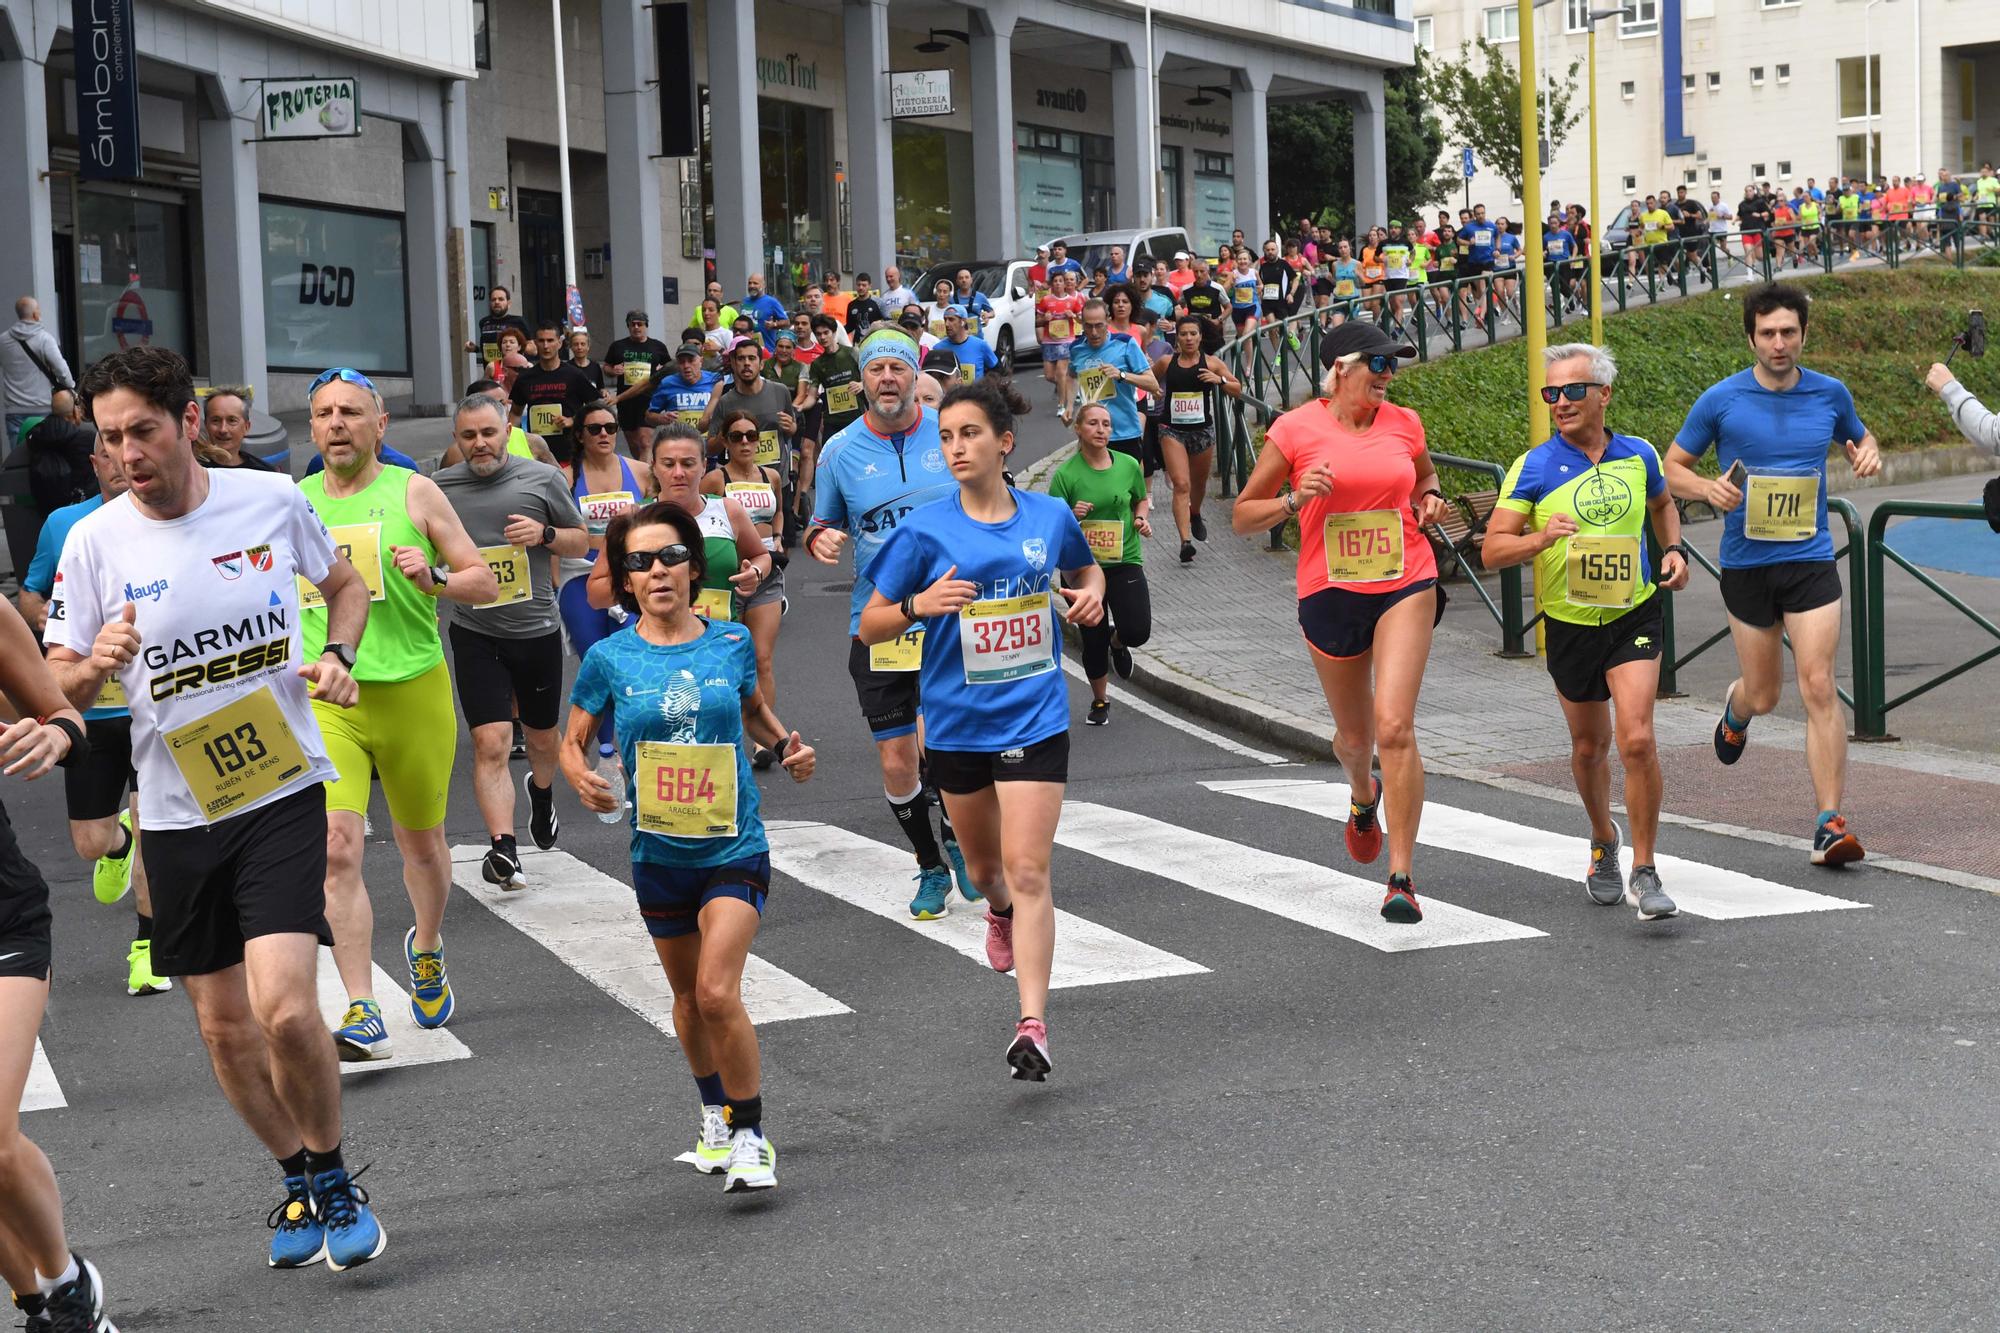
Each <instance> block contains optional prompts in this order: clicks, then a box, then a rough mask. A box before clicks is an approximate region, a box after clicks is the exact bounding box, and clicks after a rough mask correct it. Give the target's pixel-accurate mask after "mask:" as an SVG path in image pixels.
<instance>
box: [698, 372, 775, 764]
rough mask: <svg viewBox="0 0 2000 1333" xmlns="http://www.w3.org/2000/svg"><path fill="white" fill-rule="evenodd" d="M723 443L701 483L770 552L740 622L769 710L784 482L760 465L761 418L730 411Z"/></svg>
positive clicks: (765, 754)
mask: <svg viewBox="0 0 2000 1333" xmlns="http://www.w3.org/2000/svg"><path fill="white" fill-rule="evenodd" d="M722 438H723V441H724V443H725V444H726V445H727V446H728V449H729V452H728V454H727V455H726V456H725V457H724V459H723V464H722V466H721V467H719V468H716V469H714V470H713V471H711V472H709V474H708V475H707V476H705V477H703V478H702V480H701V493H702V494H703V495H706V496H724V495H726V496H728V497H729V498H730V499H732V500H734V501H736V503H737V504H739V505H742V506H743V512H744V513H745V514H747V515H748V516H749V519H750V526H751V527H753V528H755V529H756V532H757V537H758V540H759V541H761V542H763V544H764V549H765V550H766V551H767V552H769V553H770V556H771V561H772V566H771V576H770V577H769V578H767V579H765V580H764V581H763V582H761V583H759V584H758V585H757V590H756V591H755V592H753V593H751V594H750V596H749V597H747V598H746V599H744V602H743V614H742V616H741V617H740V619H741V620H742V621H743V625H744V628H746V629H748V630H749V631H750V642H751V643H752V644H753V645H755V647H756V649H757V694H758V697H759V698H761V699H762V700H763V701H764V704H765V706H766V707H769V708H775V707H777V704H778V677H777V673H776V672H775V671H774V670H773V669H772V658H773V654H774V653H775V652H776V651H777V647H778V622H779V621H780V620H781V619H783V617H784V614H785V607H786V602H785V571H784V567H783V566H782V565H781V564H779V563H778V562H779V560H780V559H781V556H780V553H779V551H778V536H777V531H778V529H777V524H778V490H779V487H780V485H781V484H782V479H781V478H780V477H779V476H778V471H777V469H776V468H771V467H765V466H764V465H763V464H761V463H759V462H758V461H757V419H756V418H755V417H753V416H752V415H750V413H748V412H746V411H744V410H743V409H742V408H730V409H728V410H726V411H725V412H724V413H723V414H722ZM775 757H776V756H775V755H773V753H772V752H771V751H770V750H766V749H762V748H760V749H759V750H758V751H757V753H756V755H755V756H754V767H756V768H757V769H759V770H762V769H766V768H769V767H770V766H771V761H772V759H773V758H775Z"/></svg>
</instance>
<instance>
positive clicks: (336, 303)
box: [258, 196, 410, 377]
mask: <svg viewBox="0 0 2000 1333" xmlns="http://www.w3.org/2000/svg"><path fill="white" fill-rule="evenodd" d="M258 231H259V234H260V235H261V236H262V237H263V248H264V359H265V362H266V364H267V366H268V367H269V369H270V370H271V371H273V372H274V373H296V374H307V375H310V374H316V373H318V372H319V371H320V370H323V369H324V368H326V367H327V366H351V367H353V368H354V369H356V370H359V371H362V372H363V373H365V374H368V375H385V376H392V377H401V376H405V375H408V374H409V373H410V327H409V298H408V288H407V283H406V278H405V272H404V263H403V243H404V238H403V219H402V217H401V216H399V215H397V214H394V213H376V212H369V211H367V210H365V209H355V208H329V207H326V206H325V205H320V204H309V203H304V202H301V201H299V200H294V199H273V198H270V197H268V196H267V197H266V198H264V199H263V200H261V201H260V203H259V227H258Z"/></svg>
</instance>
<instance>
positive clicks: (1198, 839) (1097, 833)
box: [1056, 801, 1543, 953]
mask: <svg viewBox="0 0 2000 1333" xmlns="http://www.w3.org/2000/svg"><path fill="white" fill-rule="evenodd" d="M1056 841H1057V842H1059V843H1061V844H1062V845H1063V846H1065V847H1069V848H1073V849H1075V850H1076V851H1080V852H1086V853H1088V854H1089V855H1091V856H1097V857H1102V858H1103V859H1105V860H1107V861H1116V862H1118V863H1120V864H1122V865H1126V866H1130V867H1131V868H1133V869H1134V870H1138V871H1141V872H1143V873H1145V874H1148V875H1157V876H1159V877H1160V878H1161V879H1170V880H1173V881H1174V882H1175V883H1177V884H1185V885H1186V886H1187V887H1189V888H1191V889H1197V890H1199V891H1200V892H1202V893H1208V894H1213V895H1215V896H1216V897H1218V898H1224V899H1227V900H1228V901H1230V902H1233V903H1241V904H1242V905H1243V906H1245V907H1254V908H1256V909H1258V910H1259V911H1262V912H1270V913H1272V914H1274V915H1277V916H1281V917H1284V918H1285V919H1287V920H1289V921H1296V922H1298V923H1299V924H1300V925H1303V926H1310V927H1312V928H1313V929H1314V930H1324V931H1328V932H1330V933H1332V934H1335V935H1339V936H1341V937H1342V938H1344V939H1350V940H1354V941H1355V942H1356V943H1359V944H1365V945H1367V946H1368V947H1369V948H1371V949H1380V950H1382V951H1383V952H1384V953H1398V952H1402V951H1404V950H1409V949H1436V948H1440V947H1443V946H1445V945H1450V944H1484V943H1488V942H1490V941H1495V940H1527V939H1536V938H1539V937H1540V936H1541V935H1542V934H1543V932H1542V931H1539V930H1536V929H1534V928H1533V927H1532V926H1524V925H1521V924H1519V923H1518V922H1514V921H1505V920H1502V919H1501V918H1499V917H1494V916H1487V915H1485V914H1484V913H1481V912H1473V911H1468V910H1467V909H1465V908H1463V907H1454V906H1453V905H1452V904H1450V903H1447V902H1442V901H1439V900H1438V899H1436V898H1433V897H1432V896H1431V895H1430V894H1428V893H1425V894H1423V895H1422V900H1423V905H1424V919H1423V922H1422V924H1420V925H1415V926H1404V925H1395V924H1392V923H1390V922H1387V921H1384V920H1383V919H1382V917H1381V907H1382V885H1381V884H1380V883H1377V882H1375V881H1372V880H1365V879H1361V878H1360V877H1358V876H1355V875H1348V874H1344V873H1342V872H1341V871H1338V870H1333V869H1330V868H1329V867H1327V866H1323V865H1319V864H1317V863H1315V862H1312V861H1299V860H1294V859H1293V858H1291V857H1289V856H1279V855H1277V854H1276V853H1274V852H1267V851H1264V850H1262V849H1261V848H1257V847H1247V846H1245V845H1243V844H1242V843H1237V842H1230V841H1228V840H1227V839H1224V838H1216V837H1211V836H1209V835H1208V834H1206V833H1196V832H1195V831H1194V830H1192V829H1186V828H1181V827H1180V826H1178V825H1175V824H1168V823H1164V822H1162V821H1160V820H1157V819H1150V818H1148V817H1147V816H1145V815H1138V814H1133V813H1132V812H1130V811H1128V810H1117V809H1113V808H1112V807H1110V806H1105V805H1091V804H1089V803H1087V802H1083V801H1065V802H1063V813H1062V823H1061V825H1060V826H1058V828H1057V829H1056Z"/></svg>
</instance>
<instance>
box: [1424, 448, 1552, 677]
mask: <svg viewBox="0 0 2000 1333" xmlns="http://www.w3.org/2000/svg"><path fill="white" fill-rule="evenodd" d="M1431 462H1433V463H1435V464H1436V465H1437V467H1438V469H1439V470H1440V471H1443V470H1446V469H1450V470H1453V471H1458V472H1476V473H1478V474H1479V475H1480V476H1482V477H1488V478H1491V479H1492V482H1493V489H1494V490H1496V491H1497V490H1499V489H1500V487H1501V486H1502V485H1503V484H1505V482H1506V480H1507V469H1505V468H1503V467H1501V466H1500V465H1499V464H1498V463H1489V462H1487V461H1486V460H1485V459H1483V458H1459V457H1457V456H1456V455H1453V454H1441V453H1438V452H1437V451H1436V450H1432V451H1431ZM1433 526H1434V527H1435V526H1436V525H1433ZM1436 535H1437V536H1438V538H1439V539H1440V540H1443V541H1444V543H1445V545H1446V546H1448V547H1449V546H1450V545H1451V543H1450V541H1449V540H1448V539H1446V538H1445V534H1444V532H1443V530H1442V529H1439V530H1438V531H1437V534H1436ZM1458 564H1459V569H1460V570H1461V572H1463V573H1464V575H1465V577H1466V581H1467V582H1469V583H1470V584H1471V585H1472V590H1473V592H1475V593H1476V594H1478V596H1479V600H1480V602H1481V603H1483V604H1484V605H1485V607H1486V613H1487V614H1488V615H1490V616H1492V617H1493V619H1494V621H1495V622H1496V623H1497V624H1498V625H1499V626H1500V654H1499V655H1500V656H1502V657H1533V656H1534V655H1535V654H1534V653H1533V651H1532V650H1530V649H1529V647H1528V631H1529V630H1531V629H1533V628H1534V625H1535V620H1539V619H1540V618H1541V617H1540V616H1536V617H1535V618H1534V619H1533V620H1529V619H1523V613H1522V610H1521V570H1522V569H1523V566H1521V565H1509V566H1507V567H1506V568H1505V569H1503V570H1500V571H1499V577H1500V595H1499V597H1498V598H1497V599H1496V598H1495V597H1494V596H1493V595H1492V594H1491V593H1489V592H1487V590H1486V584H1485V582H1484V581H1483V580H1482V579H1481V578H1480V577H1479V574H1478V573H1477V572H1476V571H1475V570H1474V569H1473V568H1472V566H1471V565H1470V564H1468V563H1467V562H1466V560H1465V558H1464V556H1463V555H1462V554H1461V555H1460V556H1459V559H1458ZM1440 573H1442V571H1440Z"/></svg>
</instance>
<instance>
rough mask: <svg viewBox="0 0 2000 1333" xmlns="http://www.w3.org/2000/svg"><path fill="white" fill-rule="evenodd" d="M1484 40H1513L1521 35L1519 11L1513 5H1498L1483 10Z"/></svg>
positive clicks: (1516, 39)
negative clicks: (1484, 23) (1484, 18)
mask: <svg viewBox="0 0 2000 1333" xmlns="http://www.w3.org/2000/svg"><path fill="white" fill-rule="evenodd" d="M1485 15H1486V40H1487V41H1489V42H1513V41H1519V40H1520V37H1521V11H1520V10H1519V9H1517V8H1515V7H1514V6H1513V5H1500V6H1497V7H1495V8H1493V9H1489V10H1486V11H1485Z"/></svg>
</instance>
